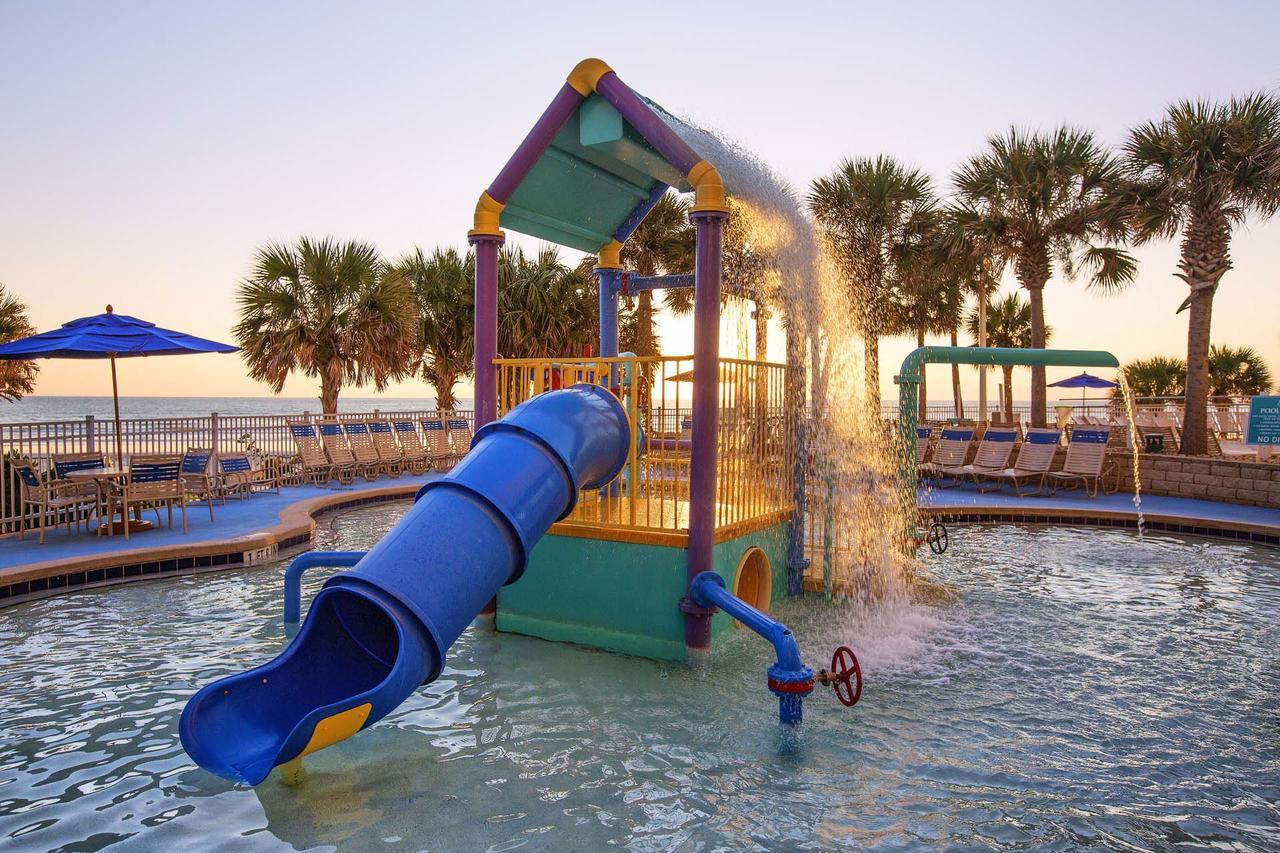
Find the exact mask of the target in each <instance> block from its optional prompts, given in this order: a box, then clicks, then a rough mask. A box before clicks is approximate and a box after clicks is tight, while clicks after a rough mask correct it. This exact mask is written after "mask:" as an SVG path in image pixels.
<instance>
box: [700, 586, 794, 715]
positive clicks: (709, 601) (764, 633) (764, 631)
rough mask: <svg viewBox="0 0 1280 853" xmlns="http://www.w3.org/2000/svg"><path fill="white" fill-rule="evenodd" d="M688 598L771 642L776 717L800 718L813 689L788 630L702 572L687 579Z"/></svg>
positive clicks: (772, 683) (771, 689)
mask: <svg viewBox="0 0 1280 853" xmlns="http://www.w3.org/2000/svg"><path fill="white" fill-rule="evenodd" d="M689 598H690V599H691V600H692V601H693V603H694V604H696V605H698V606H699V607H719V608H720V609H721V610H723V611H724V612H725V613H728V614H729V615H730V616H732V617H733V618H735V619H737V620H738V621H739V622H741V623H742V624H743V625H746V626H747V627H748V628H750V629H751V630H752V631H755V632H756V633H757V634H759V635H760V636H761V637H764V638H765V639H766V640H768V641H769V642H770V643H771V644H772V645H773V650H774V653H775V654H776V655H777V656H778V660H777V662H776V663H775V664H774V665H773V666H771V667H769V671H768V679H769V680H768V684H769V690H770V691H771V692H772V693H773V694H774V695H775V696H777V697H778V720H779V721H780V722H782V723H785V724H787V725H797V724H799V723H800V721H801V719H802V718H803V702H804V697H806V696H808V695H809V694H810V693H812V692H813V683H814V679H813V670H812V669H810V668H809V667H807V666H805V665H804V662H803V661H802V660H801V659H800V646H799V644H798V643H796V635H795V634H793V633H791V629H790V628H788V627H787V626H786V625H783V624H782V623H781V622H779V621H778V620H777V619H774V618H772V617H770V616H769V615H767V614H765V613H762V612H761V611H759V610H757V609H756V608H754V607H752V606H751V605H750V604H747V603H746V602H745V601H743V600H742V599H741V598H738V597H737V596H736V595H734V594H733V593H731V592H729V590H727V589H725V583H724V578H722V577H720V575H718V574H716V573H715V572H701V573H699V574H697V575H694V577H693V580H692V581H690V582H689Z"/></svg>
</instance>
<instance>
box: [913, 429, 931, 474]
mask: <svg viewBox="0 0 1280 853" xmlns="http://www.w3.org/2000/svg"><path fill="white" fill-rule="evenodd" d="M932 435H933V430H931V429H930V428H929V427H927V426H918V427H916V465H917V466H920V465H923V464H924V460H925V457H926V456H928V455H929V437H930V436H932Z"/></svg>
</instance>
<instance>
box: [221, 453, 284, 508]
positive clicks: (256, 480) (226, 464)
mask: <svg viewBox="0 0 1280 853" xmlns="http://www.w3.org/2000/svg"><path fill="white" fill-rule="evenodd" d="M271 490H274V491H275V493H276V494H277V495H278V494H280V481H279V480H277V479H276V478H275V477H273V476H271V474H269V473H268V472H267V471H266V469H264V468H257V467H254V464H253V462H252V461H251V460H250V459H249V454H247V453H220V454H218V493H219V494H220V495H222V497H223V498H226V497H227V496H228V495H239V496H240V497H242V498H247V497H249V496H250V495H252V494H253V493H254V492H257V491H264V492H265V491H271Z"/></svg>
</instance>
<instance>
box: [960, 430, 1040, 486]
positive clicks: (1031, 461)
mask: <svg viewBox="0 0 1280 853" xmlns="http://www.w3.org/2000/svg"><path fill="white" fill-rule="evenodd" d="M1057 452H1058V431H1057V430H1056V429H1052V428H1049V427H1031V428H1030V429H1028V430H1027V434H1026V437H1025V438H1023V440H1022V447H1021V448H1019V450H1018V458H1017V459H1015V460H1014V462H1013V467H1012V468H1005V469H1004V470H1003V471H991V472H989V473H986V474H981V475H976V476H975V477H974V480H975V481H976V480H985V481H987V482H989V483H990V484H992V486H991V488H988V489H979V490H980V491H984V492H991V491H995V490H997V489H1001V488H1003V487H1005V486H1006V485H1012V486H1013V491H1014V494H1016V495H1018V496H1019V497H1023V496H1025V495H1029V494H1038V493H1041V492H1043V491H1044V488H1045V479H1046V477H1047V476H1048V474H1049V469H1050V468H1052V467H1053V457H1054V456H1055V455H1056V454H1057ZM1030 480H1033V481H1035V482H1036V483H1037V489H1036V492H1023V491H1022V483H1023V482H1024V481H1030Z"/></svg>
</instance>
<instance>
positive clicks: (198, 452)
mask: <svg viewBox="0 0 1280 853" xmlns="http://www.w3.org/2000/svg"><path fill="white" fill-rule="evenodd" d="M212 458H213V451H212V450H210V449H209V448H207V447H188V448H187V452H186V454H185V455H184V456H183V457H182V472H181V479H182V488H183V489H184V490H186V493H187V494H188V495H189V496H190V497H191V498H192V501H191V502H192V503H198V502H200V501H204V502H205V503H206V504H208V506H209V520H210V521H213V499H214V498H216V497H218V487H217V484H216V482H215V479H214V477H213V475H211V474H210V473H209V462H210V461H211V460H212Z"/></svg>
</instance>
